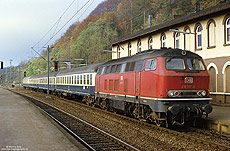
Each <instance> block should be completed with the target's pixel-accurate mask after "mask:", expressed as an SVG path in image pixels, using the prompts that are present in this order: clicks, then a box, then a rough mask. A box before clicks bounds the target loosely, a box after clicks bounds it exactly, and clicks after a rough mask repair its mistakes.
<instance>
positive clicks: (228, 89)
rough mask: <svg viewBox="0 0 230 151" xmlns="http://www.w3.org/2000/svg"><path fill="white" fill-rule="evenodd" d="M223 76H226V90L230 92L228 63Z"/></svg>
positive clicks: (229, 68)
mask: <svg viewBox="0 0 230 151" xmlns="http://www.w3.org/2000/svg"><path fill="white" fill-rule="evenodd" d="M225 77H226V81H225V83H226V84H225V85H226V89H225V90H226V92H227V93H230V65H229V66H227V68H226V69H225Z"/></svg>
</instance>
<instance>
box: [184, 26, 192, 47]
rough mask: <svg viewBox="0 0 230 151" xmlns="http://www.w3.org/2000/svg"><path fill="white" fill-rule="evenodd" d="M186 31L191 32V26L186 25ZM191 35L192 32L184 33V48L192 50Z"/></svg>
mask: <svg viewBox="0 0 230 151" xmlns="http://www.w3.org/2000/svg"><path fill="white" fill-rule="evenodd" d="M184 31H185V32H187V33H191V30H190V27H189V26H185V28H184ZM190 36H191V34H184V50H190V51H191V47H190V43H191V42H190Z"/></svg>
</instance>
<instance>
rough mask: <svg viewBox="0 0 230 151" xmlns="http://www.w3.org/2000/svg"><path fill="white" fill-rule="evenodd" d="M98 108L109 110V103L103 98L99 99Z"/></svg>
mask: <svg viewBox="0 0 230 151" xmlns="http://www.w3.org/2000/svg"><path fill="white" fill-rule="evenodd" d="M100 108H101V109H103V110H109V104H108V103H107V101H106V100H105V99H103V100H101V102H100Z"/></svg>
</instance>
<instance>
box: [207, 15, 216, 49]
mask: <svg viewBox="0 0 230 151" xmlns="http://www.w3.org/2000/svg"><path fill="white" fill-rule="evenodd" d="M215 27H216V23H215V21H214V20H213V19H210V20H209V21H208V24H207V34H208V48H215V46H216V35H215V34H216V33H215V32H216V31H215Z"/></svg>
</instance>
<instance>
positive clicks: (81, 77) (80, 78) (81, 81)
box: [80, 75, 82, 84]
mask: <svg viewBox="0 0 230 151" xmlns="http://www.w3.org/2000/svg"><path fill="white" fill-rule="evenodd" d="M80 84H82V75H80Z"/></svg>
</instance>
